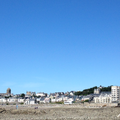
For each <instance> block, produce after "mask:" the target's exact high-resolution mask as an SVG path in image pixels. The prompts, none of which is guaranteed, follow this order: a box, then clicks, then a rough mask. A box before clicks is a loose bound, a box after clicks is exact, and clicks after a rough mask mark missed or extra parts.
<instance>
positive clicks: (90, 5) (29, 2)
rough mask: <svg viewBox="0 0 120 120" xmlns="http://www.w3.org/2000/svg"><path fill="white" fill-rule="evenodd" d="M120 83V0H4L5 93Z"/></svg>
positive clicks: (0, 59)
mask: <svg viewBox="0 0 120 120" xmlns="http://www.w3.org/2000/svg"><path fill="white" fill-rule="evenodd" d="M100 85H103V86H109V85H119V86H120V0H0V93H4V92H6V89H7V88H8V87H10V88H11V89H12V93H14V94H18V93H26V91H33V92H47V93H51V92H59V91H61V92H66V91H71V90H74V91H78V90H83V89H86V88H90V87H93V86H100Z"/></svg>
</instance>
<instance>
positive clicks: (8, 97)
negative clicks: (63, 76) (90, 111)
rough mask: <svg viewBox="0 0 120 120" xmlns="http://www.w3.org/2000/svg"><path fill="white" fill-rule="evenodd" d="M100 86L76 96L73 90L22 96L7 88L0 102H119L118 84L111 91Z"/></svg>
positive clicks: (119, 89)
mask: <svg viewBox="0 0 120 120" xmlns="http://www.w3.org/2000/svg"><path fill="white" fill-rule="evenodd" d="M101 89H102V88H101V87H98V88H97V89H94V93H93V94H89V95H86V96H76V95H74V93H75V91H71V92H66V93H64V92H56V93H50V94H49V95H48V94H47V93H44V92H39V93H35V92H28V91H27V92H26V94H24V96H22V95H21V94H16V95H13V94H11V89H10V88H8V89H7V93H0V104H8V103H9V104H10V103H11V104H12V103H17V104H18V103H20V104H25V105H29V104H39V103H59V102H61V103H64V104H72V103H73V102H78V103H79V102H84V101H87V102H93V103H120V86H111V92H101Z"/></svg>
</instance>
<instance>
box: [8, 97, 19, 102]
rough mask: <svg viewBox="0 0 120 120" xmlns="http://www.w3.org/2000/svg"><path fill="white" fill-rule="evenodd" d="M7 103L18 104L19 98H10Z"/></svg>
mask: <svg viewBox="0 0 120 120" xmlns="http://www.w3.org/2000/svg"><path fill="white" fill-rule="evenodd" d="M7 101H8V102H9V103H13V102H18V100H17V98H15V97H10V98H8V99H7Z"/></svg>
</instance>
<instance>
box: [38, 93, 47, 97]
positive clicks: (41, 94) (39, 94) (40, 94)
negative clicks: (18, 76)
mask: <svg viewBox="0 0 120 120" xmlns="http://www.w3.org/2000/svg"><path fill="white" fill-rule="evenodd" d="M36 96H41V97H43V96H47V93H44V92H39V93H37V94H36Z"/></svg>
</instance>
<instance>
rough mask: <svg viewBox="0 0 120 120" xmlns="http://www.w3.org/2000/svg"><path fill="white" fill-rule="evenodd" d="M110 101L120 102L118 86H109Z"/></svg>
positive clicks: (119, 87)
mask: <svg viewBox="0 0 120 120" xmlns="http://www.w3.org/2000/svg"><path fill="white" fill-rule="evenodd" d="M111 94H112V102H115V103H120V86H111Z"/></svg>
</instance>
